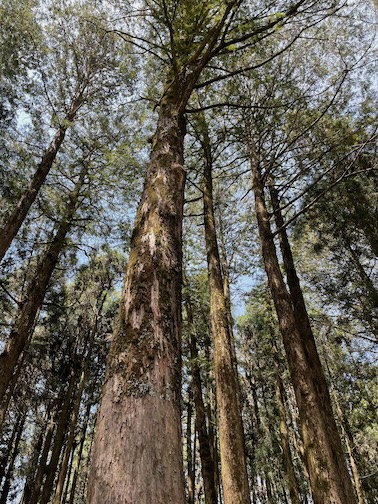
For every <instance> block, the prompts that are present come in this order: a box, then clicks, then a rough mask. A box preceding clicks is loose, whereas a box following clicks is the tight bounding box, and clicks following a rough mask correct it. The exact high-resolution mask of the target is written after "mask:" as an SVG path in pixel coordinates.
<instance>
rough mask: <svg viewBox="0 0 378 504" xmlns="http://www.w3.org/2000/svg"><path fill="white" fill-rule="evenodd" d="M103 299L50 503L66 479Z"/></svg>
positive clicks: (55, 503)
mask: <svg viewBox="0 0 378 504" xmlns="http://www.w3.org/2000/svg"><path fill="white" fill-rule="evenodd" d="M104 301H105V298H104V297H103V298H102V300H101V302H100V306H99V309H98V311H97V313H96V316H95V320H94V325H93V327H92V328H91V330H90V334H89V338H88V344H87V348H86V356H85V358H84V364H83V368H82V372H81V376H80V381H79V385H78V387H77V391H76V396H75V401H74V404H73V408H72V413H71V419H70V424H69V428H68V437H67V443H66V447H65V450H64V454H63V458H62V463H61V466H60V471H59V476H58V481H57V483H56V489H55V495H54V499H53V501H52V504H60V502H61V500H62V493H63V489H64V482H65V480H66V475H67V469H68V463H69V460H70V455H71V452H72V448H73V445H74V441H75V429H76V424H77V421H78V417H79V410H80V405H81V399H82V396H83V392H84V387H85V384H86V382H87V376H88V371H89V366H90V363H91V358H92V350H93V342H94V338H95V336H96V334H97V324H98V318H99V315H100V312H101V310H102V306H103V304H104Z"/></svg>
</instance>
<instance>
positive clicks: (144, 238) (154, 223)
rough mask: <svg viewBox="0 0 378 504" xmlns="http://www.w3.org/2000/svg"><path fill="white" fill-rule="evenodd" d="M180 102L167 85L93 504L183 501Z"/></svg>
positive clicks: (114, 360) (122, 316)
mask: <svg viewBox="0 0 378 504" xmlns="http://www.w3.org/2000/svg"><path fill="white" fill-rule="evenodd" d="M180 96H182V92H181V90H180V89H177V87H176V86H175V85H174V84H172V82H170V83H169V84H168V85H167V87H166V92H165V94H164V97H163V99H162V101H161V103H160V109H159V118H158V125H157V130H156V133H155V136H154V138H153V141H152V152H151V158H150V163H149V166H148V170H147V175H146V182H145V187H144V190H143V194H142V200H141V203H140V205H139V208H138V211H137V216H136V221H135V226H134V232H133V235H132V239H131V248H130V255H129V262H128V266H127V272H126V278H125V284H124V289H123V295H122V299H121V305H120V310H119V314H118V319H117V322H116V327H115V330H114V334H113V342H112V347H111V351H110V356H109V360H108V366H107V376H106V381H105V385H104V388H103V396H102V402H101V407H100V412H99V416H98V420H97V428H96V434H95V440H94V445H93V453H92V464H91V470H90V475H89V483H88V503H90V504H95V503H96V504H108V503H109V504H110V503H111V504H121V503H122V504H125V503H130V504H131V503H138V504H150V503H151V502H154V503H156V504H158V503H159V504H160V503H161V504H163V503H164V504H183V503H184V501H185V492H184V488H185V486H184V476H183V470H182V449H181V416H180V397H181V285H182V270H181V269H182V216H183V193H184V182H185V172H184V169H183V141H184V135H185V121H184V117H183V115H182V113H181V112H180V109H179V105H178V104H177V101H178V99H179V98H180ZM110 467H111V470H110V469H109V468H110Z"/></svg>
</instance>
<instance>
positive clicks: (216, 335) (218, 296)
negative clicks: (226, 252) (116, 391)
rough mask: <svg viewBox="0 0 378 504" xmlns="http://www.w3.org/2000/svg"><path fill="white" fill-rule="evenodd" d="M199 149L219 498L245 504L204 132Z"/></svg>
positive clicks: (232, 362) (236, 397)
mask: <svg viewBox="0 0 378 504" xmlns="http://www.w3.org/2000/svg"><path fill="white" fill-rule="evenodd" d="M203 146H204V153H205V156H206V162H205V169H204V184H203V195H204V196H203V197H204V224H205V239H206V251H207V264H208V276H209V290H210V314H211V333H212V338H213V346H214V371H215V381H216V396H217V406H218V418H219V441H220V460H221V474H222V485H223V497H224V502H225V504H249V502H250V496H249V487H248V476H247V465H246V457H245V448H244V432H243V424H242V419H241V412H240V404H239V382H238V377H237V373H236V369H235V359H234V355H235V350H234V348H233V338H232V333H231V328H230V320H229V312H228V307H227V299H226V297H225V293H224V284H223V276H222V270H221V261H220V255H219V249H218V243H217V236H216V226H215V216H214V204H213V188H212V173H211V170H212V155H211V148H210V141H209V138H208V135H207V133H206V131H205V132H204V141H203Z"/></svg>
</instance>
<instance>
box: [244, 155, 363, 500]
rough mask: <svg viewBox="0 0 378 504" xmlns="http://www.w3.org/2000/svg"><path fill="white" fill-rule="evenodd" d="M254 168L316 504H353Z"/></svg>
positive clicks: (309, 342)
mask: <svg viewBox="0 0 378 504" xmlns="http://www.w3.org/2000/svg"><path fill="white" fill-rule="evenodd" d="M251 164H252V171H253V189H254V193H255V203H256V214H257V221H258V226H259V234H260V240H261V247H262V254H263V259H264V265H265V270H266V273H267V277H268V283H269V288H270V290H271V293H272V297H273V301H274V305H275V309H276V312H277V316H278V320H279V326H280V331H281V334H282V337H283V342H284V347H285V352H286V356H287V360H288V365H289V370H290V374H291V380H292V383H293V387H294V391H295V395H296V400H297V404H298V409H299V415H300V424H301V432H302V437H303V442H304V449H305V457H306V461H307V466H308V471H309V476H310V484H311V489H312V494H313V498H314V502H315V504H355V503H356V499H355V496H354V492H353V487H352V484H351V481H350V477H349V474H348V469H347V465H346V461H345V457H344V453H343V449H342V445H341V441H340V436H339V434H338V431H337V428H336V423H335V419H334V416H333V412H332V408H331V402H330V398H329V393H328V388H327V384H326V381H325V378H324V374H323V370H322V368H321V365H320V361H319V357H318V354H317V351H316V347H315V342H314V340H313V338H312V339H311V338H309V337H308V334H307V330H306V332H304V331H303V332H302V331H301V332H300V331H299V329H298V317H297V315H296V314H295V312H294V308H293V306H296V307H298V306H299V307H300V302H298V300H297V298H296V297H295V296H294V295H293V304H292V299H291V297H290V295H289V293H288V291H287V288H286V285H285V283H284V280H283V277H282V273H281V270H280V267H279V263H278V259H277V255H276V249H275V244H274V240H273V235H272V232H271V229H270V223H269V216H268V212H267V209H266V205H265V198H264V189H263V187H264V186H263V181H262V177H261V174H260V173H259V171H258V163H257V159H256V157H255V155H254V153H252V155H251ZM288 275H289V273H288ZM297 309H298V308H295V310H297ZM300 313H301V312H299V314H298V316H299V315H300ZM303 324H305V325H306V324H307V322H306V321H305V320H303ZM305 329H306V327H305Z"/></svg>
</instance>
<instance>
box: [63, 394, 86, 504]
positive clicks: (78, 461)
mask: <svg viewBox="0 0 378 504" xmlns="http://www.w3.org/2000/svg"><path fill="white" fill-rule="evenodd" d="M91 407H92V404H91V402H89V403H88V405H87V409H86V411H85V416H84V426H83V428H82V430H81V434H80V441H79V450H78V453H77V457H76V467H75V471H74V475H73V478H72V485H71V489H70V500H69V504H73V502H74V498H75V491H76V485H77V479H78V476H79V470H80V464H81V460H82V457H83V449H84V443H85V437H86V434H87V428H88V422H89V415H90V412H91ZM65 502H66V499H65Z"/></svg>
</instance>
